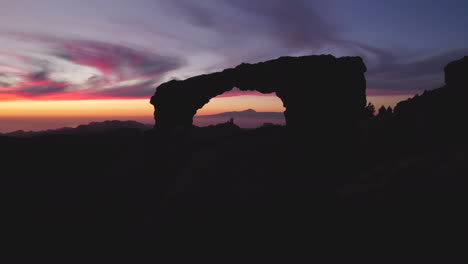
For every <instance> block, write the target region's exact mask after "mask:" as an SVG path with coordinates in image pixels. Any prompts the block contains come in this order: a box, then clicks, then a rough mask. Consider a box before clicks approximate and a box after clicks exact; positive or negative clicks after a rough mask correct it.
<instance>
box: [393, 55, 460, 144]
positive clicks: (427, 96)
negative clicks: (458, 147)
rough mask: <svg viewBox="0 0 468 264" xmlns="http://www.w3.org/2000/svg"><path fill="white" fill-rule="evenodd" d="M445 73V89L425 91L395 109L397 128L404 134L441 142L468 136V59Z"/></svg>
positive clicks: (454, 63) (450, 64)
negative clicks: (467, 103) (435, 138)
mask: <svg viewBox="0 0 468 264" xmlns="http://www.w3.org/2000/svg"><path fill="white" fill-rule="evenodd" d="M444 71H445V86H443V87H441V88H438V89H434V90H430V91H425V92H424V93H423V94H422V95H416V96H415V97H413V98H410V99H408V100H406V101H402V102H400V103H398V105H397V106H396V107H395V118H396V120H397V121H398V123H397V125H399V126H400V127H402V128H404V131H405V133H409V134H412V135H413V136H419V137H424V136H427V137H430V138H434V137H439V138H440V139H449V138H452V139H456V138H461V137H465V136H466V132H468V131H467V129H466V124H464V123H465V122H466V119H467V117H468V108H467V107H466V102H467V100H468V56H466V57H464V58H462V59H460V60H456V61H453V62H451V63H449V64H448V65H447V66H446V67H445V69H444ZM448 136H449V137H448Z"/></svg>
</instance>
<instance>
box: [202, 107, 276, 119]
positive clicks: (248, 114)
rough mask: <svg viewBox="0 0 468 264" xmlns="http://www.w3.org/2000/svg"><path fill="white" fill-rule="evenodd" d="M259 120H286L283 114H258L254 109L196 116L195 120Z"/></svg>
mask: <svg viewBox="0 0 468 264" xmlns="http://www.w3.org/2000/svg"><path fill="white" fill-rule="evenodd" d="M218 117H226V118H234V119H235V118H257V119H284V114H283V113H282V112H257V111H255V110H253V109H247V110H244V111H233V112H224V113H219V114H214V115H202V116H195V118H218Z"/></svg>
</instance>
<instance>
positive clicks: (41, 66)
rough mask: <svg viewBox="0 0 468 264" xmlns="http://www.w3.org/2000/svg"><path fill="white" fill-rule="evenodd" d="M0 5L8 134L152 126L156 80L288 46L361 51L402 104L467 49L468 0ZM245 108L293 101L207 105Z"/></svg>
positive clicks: (384, 89)
mask: <svg viewBox="0 0 468 264" xmlns="http://www.w3.org/2000/svg"><path fill="white" fill-rule="evenodd" d="M0 4H1V5H0V132H7V131H13V130H17V129H24V130H38V129H44V128H56V127H61V126H65V125H77V124H79V122H85V121H87V120H90V121H93V120H105V119H134V120H139V121H144V122H148V123H149V122H152V117H151V116H152V114H153V108H152V106H151V105H150V104H149V98H150V96H151V95H152V94H153V93H154V91H155V88H156V87H157V86H158V84H160V83H162V82H165V81H168V80H171V79H185V78H188V77H191V76H194V75H198V74H203V73H209V72H214V71H218V70H222V69H224V68H227V67H233V66H236V65H238V64H240V63H242V62H250V63H254V62H259V61H264V60H268V59H274V58H277V57H279V56H284V55H290V56H298V55H310V54H334V55H335V56H362V57H363V59H364V61H365V63H366V65H367V66H368V72H367V73H366V78H367V81H368V90H367V95H368V100H369V101H371V102H373V103H374V104H375V105H376V106H377V107H379V106H380V105H392V106H394V105H395V104H396V103H397V102H398V101H401V100H404V99H406V98H408V97H411V96H413V95H414V94H416V93H420V92H422V91H423V90H425V89H433V88H438V87H440V86H441V85H442V84H443V67H444V66H445V65H446V64H447V63H448V62H450V61H452V60H455V59H459V58H461V57H463V56H464V55H468V34H466V27H467V26H468V16H467V15H466V14H468V1H466V0H439V1H426V0H393V1H386V0H353V1H349V0H288V1H284V0H268V1H264V0H203V1H195V0H177V1H174V0H132V1H130V0H80V1H76V0H42V1H35V0H29V1H28V0H14V1H12V0H0ZM247 108H253V109H255V110H257V111H283V110H284V108H283V106H282V104H281V101H280V100H279V99H278V98H276V97H275V95H274V94H273V95H261V94H258V93H247V94H240V93H239V92H235V91H234V92H231V93H227V94H223V95H222V96H220V97H219V98H215V99H212V101H211V102H210V103H209V104H207V105H206V106H205V107H204V108H203V109H200V110H199V111H198V114H199V115H203V114H214V113H219V112H224V111H236V110H237V111H238V110H244V109H247ZM41 120H42V121H41ZM54 120H55V121H54Z"/></svg>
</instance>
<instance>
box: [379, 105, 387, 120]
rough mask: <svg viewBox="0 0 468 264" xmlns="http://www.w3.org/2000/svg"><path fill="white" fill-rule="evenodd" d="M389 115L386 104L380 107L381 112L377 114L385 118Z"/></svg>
mask: <svg viewBox="0 0 468 264" xmlns="http://www.w3.org/2000/svg"><path fill="white" fill-rule="evenodd" d="M386 116H387V108H385V106H383V105H382V106H381V107H380V108H379V113H378V114H377V117H378V118H385V117H386Z"/></svg>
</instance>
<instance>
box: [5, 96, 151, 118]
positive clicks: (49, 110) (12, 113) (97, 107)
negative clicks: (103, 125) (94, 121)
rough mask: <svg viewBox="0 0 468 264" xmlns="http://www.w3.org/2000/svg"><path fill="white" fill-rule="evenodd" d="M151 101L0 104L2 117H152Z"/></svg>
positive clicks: (25, 101) (14, 102)
mask: <svg viewBox="0 0 468 264" xmlns="http://www.w3.org/2000/svg"><path fill="white" fill-rule="evenodd" d="M152 114H153V106H152V105H150V103H149V99H135V100H66V101H35V100H16V101H3V102H0V117H66V116H90V117H92V116H115V115H119V116H151V115H152Z"/></svg>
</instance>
